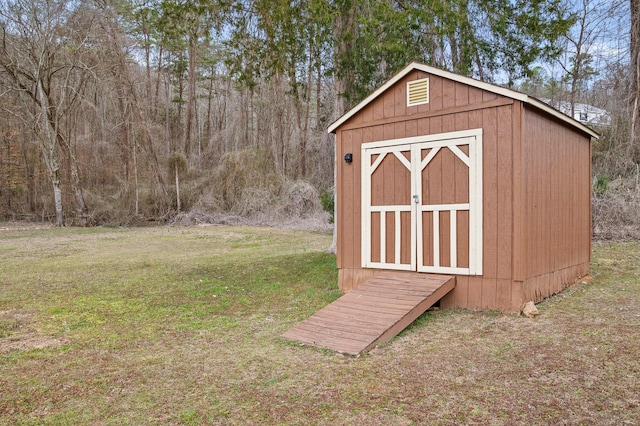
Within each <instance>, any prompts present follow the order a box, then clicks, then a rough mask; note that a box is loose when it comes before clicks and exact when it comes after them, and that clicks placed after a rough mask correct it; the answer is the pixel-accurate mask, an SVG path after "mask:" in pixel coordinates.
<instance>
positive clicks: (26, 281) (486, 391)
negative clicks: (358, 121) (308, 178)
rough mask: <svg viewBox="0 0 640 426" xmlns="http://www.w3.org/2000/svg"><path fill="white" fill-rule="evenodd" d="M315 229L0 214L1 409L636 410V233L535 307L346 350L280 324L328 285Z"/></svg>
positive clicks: (91, 417)
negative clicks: (127, 225)
mask: <svg viewBox="0 0 640 426" xmlns="http://www.w3.org/2000/svg"><path fill="white" fill-rule="evenodd" d="M330 242H331V236H330V235H326V234H320V233H309V232H302V231H291V230H281V229H266V228H247V227H221V226H220V227H218V226H209V227H190V228H180V227H171V228H166V227H165V228H139V229H107V228H88V229H73V228H72V229H53V228H46V229H23V230H17V229H8V230H0V424H2V425H4V424H6V425H9V424H11V425H14V424H38V425H40V424H56V425H58V424H92V425H110V424H113V425H123V424H133V425H140V424H162V425H170V424H185V425H199V424H206V425H209V424H221V425H227V424H229V425H233V424H238V425H245V424H265V425H296V424H299V425H309V424H327V425H414V424H415V425H423V424H424V425H438V424H443V425H448V424H451V425H453V424H477V425H491V424H494V425H514V424H522V425H551V424H553V425H556V424H567V425H581V424H584V425H625V424H628V425H637V424H640V244H639V243H616V244H613V243H608V244H594V256H593V263H592V276H593V277H594V278H593V280H592V281H590V282H589V283H587V284H580V285H577V286H574V287H572V288H570V289H568V290H567V291H565V292H564V293H562V294H561V295H558V296H555V297H553V298H550V299H549V300H547V301H545V302H544V303H542V304H540V305H538V309H539V310H540V313H541V315H540V316H539V317H537V318H534V319H528V318H524V317H517V316H505V315H502V314H499V313H496V312H470V311H462V310H461V311H432V312H428V313H426V314H425V315H423V316H422V317H420V318H419V319H418V320H417V321H416V323H414V324H413V325H412V326H411V327H409V328H408V329H407V330H405V331H404V332H403V333H402V334H400V335H399V336H398V337H396V338H395V339H393V340H392V341H391V342H389V343H387V344H385V345H383V346H382V347H380V348H377V349H375V350H374V351H372V352H371V353H369V354H367V355H364V356H361V357H359V358H353V357H348V356H342V355H338V354H335V353H333V352H330V351H326V350H320V349H315V348H309V347H301V346H299V345H297V344H294V343H291V342H288V341H285V340H283V339H282V338H281V337H280V335H281V334H282V333H284V332H285V331H286V330H288V329H289V328H290V327H292V326H293V325H294V324H296V323H297V322H299V321H301V320H303V319H304V318H306V317H308V316H309V315H311V314H312V313H313V312H315V311H316V310H318V309H319V308H321V307H323V306H325V305H326V304H328V303H329V302H331V301H332V300H334V299H336V298H337V297H339V296H340V292H339V290H338V289H337V285H336V281H337V273H336V267H335V258H334V257H333V256H331V255H329V254H326V253H325V250H326V248H327V247H328V246H329V244H330Z"/></svg>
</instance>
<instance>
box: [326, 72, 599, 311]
mask: <svg viewBox="0 0 640 426" xmlns="http://www.w3.org/2000/svg"><path fill="white" fill-rule="evenodd" d="M329 132H330V133H334V134H335V135H336V138H335V144H336V145H335V146H336V158H337V159H338V162H337V165H336V166H337V181H336V205H337V215H336V221H337V266H338V269H339V274H338V276H339V278H338V281H339V282H338V285H339V287H340V289H341V290H342V291H343V292H345V293H347V292H350V291H351V290H353V289H355V288H357V287H359V286H360V285H361V284H363V283H364V282H365V281H366V280H368V279H371V278H373V277H376V276H379V275H381V274H384V275H385V276H386V277H388V276H389V274H390V273H392V274H393V276H396V277H398V278H402V277H410V276H415V274H416V273H423V274H439V275H442V274H444V275H453V276H455V287H454V288H453V289H452V290H451V291H449V292H448V293H447V294H446V295H444V296H443V298H442V299H441V300H440V306H441V307H443V308H470V309H495V310H500V311H503V312H519V311H520V309H521V308H522V306H523V305H524V304H525V303H526V302H527V301H534V302H538V301H540V300H542V299H543V298H545V297H548V296H551V295H553V294H555V293H558V292H560V291H561V290H562V289H564V288H565V287H567V286H568V285H570V284H572V283H574V282H575V281H576V280H578V279H580V278H582V277H584V276H586V275H587V274H588V272H589V261H590V255H591V143H590V142H591V140H592V139H593V138H597V137H598V135H597V133H596V132H594V131H593V130H592V129H590V128H589V127H587V126H585V125H584V124H582V123H580V122H579V121H576V120H574V119H573V118H571V117H569V116H567V115H564V114H562V113H561V112H559V111H557V110H555V109H553V108H552V107H550V106H548V105H547V104H545V103H543V102H541V101H539V100H537V99H535V98H532V97H530V96H527V95H526V94H523V93H520V92H516V91H513V90H509V89H506V88H503V87H500V86H496V85H492V84H488V83H484V82H481V81H478V80H475V79H472V78H468V77H465V76H461V75H457V74H454V73H451V72H447V71H443V70H440V69H436V68H433V67H431V66H427V65H423V64H419V63H411V64H409V65H408V66H407V67H405V68H404V69H403V70H401V71H400V72H399V73H397V74H396V75H395V76H394V77H393V78H391V79H390V80H389V81H388V82H387V83H385V84H384V85H383V86H381V87H380V88H378V89H377V90H376V91H374V92H373V93H372V94H371V95H369V96H368V97H367V98H366V99H364V100H363V101H362V102H360V103H359V104H358V105H357V106H355V107H354V108H353V109H351V110H350V111H348V112H347V113H346V114H345V115H343V116H342V117H341V118H339V119H338V120H337V121H336V122H334V123H333V124H332V125H331V126H330V127H329Z"/></svg>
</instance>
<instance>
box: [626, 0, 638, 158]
mask: <svg viewBox="0 0 640 426" xmlns="http://www.w3.org/2000/svg"><path fill="white" fill-rule="evenodd" d="M630 6H631V7H630V9H631V43H630V48H631V64H630V66H631V73H630V74H631V75H630V79H631V96H632V98H631V99H632V100H631V109H632V111H631V141H630V144H629V150H628V155H629V158H630V159H632V160H633V161H634V162H635V163H638V162H640V158H638V157H639V155H638V154H639V151H640V150H639V148H638V147H640V0H630Z"/></svg>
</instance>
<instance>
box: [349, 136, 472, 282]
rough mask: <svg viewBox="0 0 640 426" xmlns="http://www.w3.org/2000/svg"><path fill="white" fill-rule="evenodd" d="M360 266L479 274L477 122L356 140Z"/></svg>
mask: <svg viewBox="0 0 640 426" xmlns="http://www.w3.org/2000/svg"><path fill="white" fill-rule="evenodd" d="M361 153H362V219H363V220H362V266H363V267H366V268H384V269H397V270H409V271H419V272H433V273H455V274H466V275H481V274H482V129H475V130H469V131H463V132H453V133H444V134H438V135H428V136H418V137H411V138H402V139H394V140H387V141H381V142H371V143H365V144H363V145H362V151H361Z"/></svg>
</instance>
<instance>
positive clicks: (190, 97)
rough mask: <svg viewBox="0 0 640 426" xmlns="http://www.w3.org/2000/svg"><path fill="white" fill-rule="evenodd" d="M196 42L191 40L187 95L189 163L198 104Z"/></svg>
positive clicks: (186, 137) (186, 120)
mask: <svg viewBox="0 0 640 426" xmlns="http://www.w3.org/2000/svg"><path fill="white" fill-rule="evenodd" d="M195 44H196V40H194V39H193V38H192V39H191V40H189V51H188V55H189V71H188V73H189V75H188V76H187V78H188V81H187V84H188V85H189V87H188V93H187V116H186V117H185V123H184V156H185V158H186V160H187V162H189V160H190V157H191V127H192V123H193V110H194V106H195V102H196V46H195Z"/></svg>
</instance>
